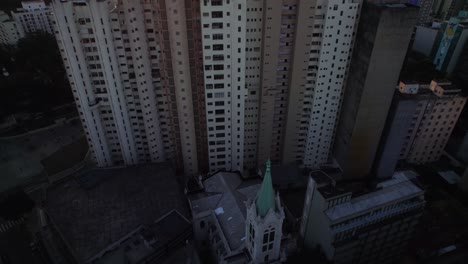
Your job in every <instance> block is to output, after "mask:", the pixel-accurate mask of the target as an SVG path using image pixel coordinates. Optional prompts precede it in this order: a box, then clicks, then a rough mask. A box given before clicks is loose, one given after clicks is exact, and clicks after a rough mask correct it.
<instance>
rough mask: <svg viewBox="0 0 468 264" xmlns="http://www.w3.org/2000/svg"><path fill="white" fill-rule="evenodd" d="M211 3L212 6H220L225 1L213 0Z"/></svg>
mask: <svg viewBox="0 0 468 264" xmlns="http://www.w3.org/2000/svg"><path fill="white" fill-rule="evenodd" d="M211 5H212V6H220V5H223V1H222V0H211Z"/></svg>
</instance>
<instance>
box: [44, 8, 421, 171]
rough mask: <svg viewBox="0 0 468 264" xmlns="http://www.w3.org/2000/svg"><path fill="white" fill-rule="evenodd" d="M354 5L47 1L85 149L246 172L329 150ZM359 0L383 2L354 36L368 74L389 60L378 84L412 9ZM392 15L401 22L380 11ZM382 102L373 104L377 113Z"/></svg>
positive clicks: (326, 158) (321, 158) (118, 159)
mask: <svg viewBox="0 0 468 264" xmlns="http://www.w3.org/2000/svg"><path fill="white" fill-rule="evenodd" d="M362 5H363V2H362V0H351V1H345V2H343V1H339V0H330V1H324V0H319V1H302V0H284V1H279V2H278V1H264V0H204V1H189V0H176V1H168V0H131V1H123V0H119V1H114V2H112V3H109V4H106V3H104V2H102V1H97V0H89V1H84V0H69V1H58V0H56V1H53V11H54V18H55V20H56V23H55V27H56V30H55V33H56V36H57V39H58V42H59V45H60V47H61V50H62V55H63V58H64V62H65V64H66V68H67V71H68V75H69V78H70V81H71V83H72V86H73V91H74V94H75V99H76V102H77V105H78V108H79V110H80V115H81V119H82V122H83V124H84V127H85V130H86V132H87V136H88V142H89V143H90V145H91V146H92V154H93V156H94V157H95V160H96V162H97V163H98V164H99V165H100V166H111V165H116V164H135V163H140V162H154V161H162V160H168V159H170V160H173V161H174V163H175V164H176V166H177V167H178V168H183V170H184V172H185V173H186V174H196V173H199V172H200V173H205V172H211V173H213V172H215V171H218V170H228V171H239V172H242V173H245V172H253V171H255V170H256V169H257V168H259V167H260V166H261V164H263V163H264V162H265V161H266V160H268V159H270V158H271V161H272V162H273V163H274V164H291V163H295V164H300V165H303V166H305V167H309V168H319V167H320V166H321V165H324V164H328V163H330V162H332V161H333V160H332V158H331V148H332V146H333V144H334V142H335V133H336V131H337V124H338V119H339V113H340V112H341V104H342V101H343V98H344V87H345V82H346V79H347V74H348V69H349V68H350V67H351V66H352V65H353V64H354V63H352V62H351V58H352V56H351V54H352V53H353V47H354V43H355V36H356V35H359V33H358V24H359V21H360V17H361V15H360V14H361V9H362ZM366 5H368V6H375V8H374V9H375V10H377V11H378V12H380V13H379V14H384V15H383V18H379V16H378V15H376V16H374V17H373V19H374V20H366V23H365V25H364V26H366V27H370V28H371V29H372V30H373V31H372V30H371V31H372V32H374V33H375V32H378V34H377V33H375V34H374V38H375V39H373V40H372V42H369V43H367V44H366V47H365V48H366V52H367V51H369V52H370V51H372V52H373V53H372V54H366V56H367V57H365V58H369V60H367V59H365V60H364V61H361V62H360V63H361V64H365V65H364V66H365V67H366V69H374V68H376V66H378V63H377V64H375V63H374V62H375V60H374V59H372V60H371V59H370V58H371V55H372V58H378V61H379V62H380V61H385V63H382V64H385V66H386V67H383V66H382V67H381V68H379V69H378V70H375V72H374V71H373V72H369V74H368V76H374V73H375V74H376V75H378V74H380V73H381V72H387V71H388V72H389V73H388V74H386V76H387V77H388V82H389V83H391V82H392V80H393V79H392V78H393V77H394V73H395V72H396V68H398V69H399V66H401V65H400V62H401V61H402V54H403V53H402V50H403V47H406V45H407V40H408V41H409V36H410V34H408V35H407V31H408V30H409V29H410V24H411V22H413V20H414V19H415V17H416V16H415V13H414V14H413V13H412V8H409V7H407V6H406V5H383V6H376V5H374V4H366ZM374 9H372V10H374ZM96 10H98V11H96ZM372 10H371V11H372ZM371 11H369V12H371ZM395 14H397V15H400V16H401V17H402V20H401V21H400V22H399V21H397V20H395V19H390V17H391V16H392V15H395ZM408 16H413V18H411V17H410V18H408ZM376 17H377V18H376ZM72 18H73V19H72ZM101 19H102V22H101ZM105 21H107V22H105ZM369 21H371V22H372V23H371V24H368V23H367V22H369ZM72 24H73V25H72ZM393 31H397V33H398V34H397V35H398V36H396V35H394V34H393ZM388 32H392V34H387V33H388ZM392 36H395V37H392ZM407 36H408V38H406V37H407ZM387 49H394V52H387ZM397 50H398V51H399V52H397ZM389 54H391V55H389ZM355 56H357V57H358V55H355ZM358 59H359V58H358ZM388 61H392V62H394V63H393V64H391V63H388ZM371 63H374V64H375V65H374V64H372V65H371V66H369V65H370V64H371ZM358 64H359V63H358ZM361 64H359V67H361V66H363V65H361ZM84 65H85V66H86V67H82V66H84ZM98 67H100V68H98ZM84 68H86V69H84ZM390 73H391V74H390ZM355 74H357V73H355ZM366 74H367V72H366ZM366 76H367V75H365V76H364V77H362V78H366ZM356 78H357V77H356ZM359 78H361V77H359ZM376 79H377V78H376ZM378 79H379V81H380V78H378ZM374 81H377V80H374ZM374 84H375V83H368V84H366V85H367V86H366V87H370V86H372V85H374ZM349 86H352V85H349ZM379 87H380V86H379ZM382 89H383V88H382ZM348 90H351V91H353V90H354V89H353V88H350V89H348ZM369 90H370V89H369ZM357 93H361V90H359V91H358V92H357ZM376 94H380V92H379V93H377V92H376ZM374 95H375V94H373V95H372V94H371V95H366V99H365V100H363V102H370V101H372V100H371V99H374V98H373V96H374ZM384 96H385V95H383V94H382V95H381V96H380V97H379V98H381V99H382V98H383V97H384ZM382 100H383V99H382ZM362 104H364V103H362ZM358 105H359V104H358ZM383 105H384V107H383V108H384V109H382V110H379V111H376V112H378V113H379V115H378V117H379V118H383V119H384V116H383V113H384V112H385V113H386V111H385V102H384V104H383ZM358 107H359V106H358ZM351 112H353V111H351ZM363 118H364V117H363V116H359V118H358V120H361V119H363ZM352 119H353V120H354V118H352ZM353 122H354V121H353ZM379 122H380V121H379ZM379 122H377V121H376V122H375V125H376V126H377V125H378V124H380V123H379ZM380 130H381V129H377V130H376V131H377V133H376V134H378V135H380V132H379V131H380ZM378 135H376V137H375V138H373V139H375V140H376V139H377V138H378ZM371 152H372V151H371V150H370V151H369V153H371Z"/></svg>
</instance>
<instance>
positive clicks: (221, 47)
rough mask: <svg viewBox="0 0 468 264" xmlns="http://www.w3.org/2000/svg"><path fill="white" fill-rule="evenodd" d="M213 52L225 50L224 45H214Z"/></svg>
mask: <svg viewBox="0 0 468 264" xmlns="http://www.w3.org/2000/svg"><path fill="white" fill-rule="evenodd" d="M213 50H224V45H223V44H215V45H213Z"/></svg>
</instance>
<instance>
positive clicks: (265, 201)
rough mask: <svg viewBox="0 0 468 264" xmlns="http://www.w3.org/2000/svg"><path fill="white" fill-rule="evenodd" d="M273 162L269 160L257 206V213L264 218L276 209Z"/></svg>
mask: <svg viewBox="0 0 468 264" xmlns="http://www.w3.org/2000/svg"><path fill="white" fill-rule="evenodd" d="M270 166H271V161H270V160H268V161H267V164H266V170H265V176H264V177H263V182H262V186H261V187H260V191H259V192H258V196H257V201H256V206H257V213H258V214H259V215H260V216H261V217H264V216H265V215H266V214H267V213H268V211H270V209H274V208H275V191H274V190H273V184H272V182H271V171H270Z"/></svg>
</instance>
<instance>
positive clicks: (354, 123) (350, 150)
mask: <svg viewBox="0 0 468 264" xmlns="http://www.w3.org/2000/svg"><path fill="white" fill-rule="evenodd" d="M386 2H389V3H386ZM392 2H393V1H367V2H366V4H365V5H364V7H363V10H362V11H361V19H360V24H359V29H358V33H357V38H356V49H354V52H353V59H352V61H351V66H350V69H349V74H348V77H347V79H346V88H345V94H344V101H343V104H342V110H341V114H340V121H339V125H338V128H337V133H336V140H335V144H334V157H335V158H336V160H337V162H338V163H339V165H340V166H341V168H342V170H343V172H344V177H346V178H365V177H367V176H369V174H370V172H371V169H372V164H373V163H374V159H375V155H376V152H377V147H378V145H379V142H380V138H381V135H382V132H383V128H384V125H385V121H386V118H387V114H388V110H389V108H390V105H391V102H392V97H393V92H394V90H395V86H396V85H397V84H398V77H399V74H400V71H401V67H402V65H403V61H404V59H405V55H406V51H407V48H408V44H409V42H410V39H411V34H412V32H413V27H414V25H415V24H416V18H417V13H418V8H416V7H414V6H411V5H406V4H392Z"/></svg>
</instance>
